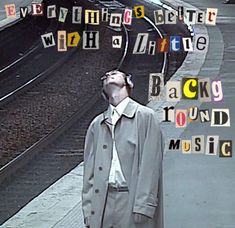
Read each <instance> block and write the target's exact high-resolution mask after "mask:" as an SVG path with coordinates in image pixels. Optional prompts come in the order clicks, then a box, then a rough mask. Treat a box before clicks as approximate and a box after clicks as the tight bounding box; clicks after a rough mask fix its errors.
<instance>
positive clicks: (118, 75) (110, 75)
mask: <svg viewBox="0 0 235 228" xmlns="http://www.w3.org/2000/svg"><path fill="white" fill-rule="evenodd" d="M101 79H102V80H103V86H104V88H106V87H107V86H108V85H116V86H118V87H123V86H124V85H126V82H125V75H124V74H123V73H122V72H120V71H118V70H113V71H110V72H107V73H106V74H105V75H104V76H103V77H102V78H101Z"/></svg>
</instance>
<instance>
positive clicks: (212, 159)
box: [1, 0, 235, 228]
mask: <svg viewBox="0 0 235 228" xmlns="http://www.w3.org/2000/svg"><path fill="white" fill-rule="evenodd" d="M151 2H153V3H154V0H151ZM162 2H164V3H165V4H167V6H168V7H177V6H185V7H187V8H194V7H196V8H200V9H203V10H205V9H206V8H218V20H217V25H216V26H205V25H200V26H194V33H195V34H207V35H208V36H209V39H210V43H209V48H208V52H207V53H202V54H198V53H195V52H192V53H189V54H188V55H187V57H186V59H185V61H184V63H183V65H182V66H181V67H180V68H179V69H178V71H177V72H176V73H175V74H174V75H173V77H172V78H171V79H170V80H172V81H175V80H181V78H182V77H184V76H195V77H199V76H202V77H209V78H210V79H211V80H218V79H221V80H222V83H223V93H224V100H223V102H222V103H220V104H216V103H200V102H199V101H194V102H189V101H184V102H183V101H182V102H179V103H170V102H166V101H162V102H156V101H151V102H150V103H149V104H148V106H149V107H151V108H153V109H154V110H156V112H157V113H158V114H159V118H160V119H161V118H162V107H164V106H174V107H175V109H177V108H185V107H188V106H191V105H196V106H198V107H200V108H201V109H212V108H229V109H230V114H231V119H230V122H231V127H229V128H212V127H208V125H206V124H205V125H203V124H199V125H200V128H199V127H195V126H198V125H193V124H190V125H188V126H187V127H186V128H178V129H176V128H175V126H174V124H173V123H167V124H166V123H162V129H163V133H164V136H165V138H166V139H170V138H182V139H184V138H188V137H191V136H192V135H219V136H220V137H221V138H222V139H230V140H235V137H234V132H235V127H234V124H233V123H235V115H234V114H233V113H234V112H235V110H234V109H235V106H234V98H235V77H234V63H235V39H231V37H234V36H235V16H234V9H235V5H223V4H222V1H220V0H216V1H215V0H206V1H203V0H198V1H192V0H184V1H180V0H165V1H162ZM1 9H2V8H1ZM218 131H219V133H218ZM166 145H167V142H166ZM167 149H168V148H167V147H166V150H165V154H164V162H163V167H164V170H163V173H164V216H165V217H164V221H165V228H197V227H201V228H234V227H235V206H234V205H235V193H234V191H233V189H234V188H235V179H234V175H235V164H234V162H235V161H234V156H233V157H232V158H220V157H219V156H218V155H217V156H206V155H205V154H201V155H198V154H197V155H193V154H187V155H185V154H182V153H180V152H175V151H168V150H167ZM233 151H234V145H233ZM82 179H83V164H82V163H81V164H79V165H78V166H77V167H76V168H75V169H74V170H72V171H71V172H70V173H68V174H67V175H65V176H64V177H62V178H61V179H60V180H58V181H57V182H56V183H54V184H53V185H51V186H50V187H49V188H48V189H46V190H45V191H44V192H43V193H41V194H40V195H39V196H38V197H36V198H34V199H33V200H32V201H31V202H30V203H28V204H27V205H26V206H25V207H24V208H22V209H21V210H20V211H19V212H18V213H17V214H15V215H14V216H13V217H11V218H10V219H9V220H8V221H6V222H5V223H4V224H3V225H2V226H1V227H3V228H18V227H19V228H20V227H22V228H31V227H35V228H59V227H61V228H62V227H63V228H64V227H71V228H73V227H74V228H75V227H76V228H77V227H78V228H83V227H84V225H83V217H82V211H81V189H82Z"/></svg>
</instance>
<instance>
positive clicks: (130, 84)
mask: <svg viewBox="0 0 235 228" xmlns="http://www.w3.org/2000/svg"><path fill="white" fill-rule="evenodd" d="M116 71H118V72H121V73H122V74H123V76H124V79H125V83H126V85H127V86H128V87H129V89H131V90H132V89H133V88H134V83H133V81H132V75H131V74H127V73H125V72H123V71H120V70H116ZM101 80H103V77H102V78H101ZM101 95H102V97H103V98H104V99H105V100H107V101H108V100H109V97H108V94H106V93H105V91H104V89H102V93H101Z"/></svg>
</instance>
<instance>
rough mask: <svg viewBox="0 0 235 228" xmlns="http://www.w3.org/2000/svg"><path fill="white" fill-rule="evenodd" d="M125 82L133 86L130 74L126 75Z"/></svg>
mask: <svg viewBox="0 0 235 228" xmlns="http://www.w3.org/2000/svg"><path fill="white" fill-rule="evenodd" d="M126 82H127V84H128V85H129V87H130V88H133V87H134V84H133V82H132V81H131V75H127V76H126Z"/></svg>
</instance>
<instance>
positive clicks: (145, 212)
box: [82, 70, 164, 228]
mask: <svg viewBox="0 0 235 228" xmlns="http://www.w3.org/2000/svg"><path fill="white" fill-rule="evenodd" d="M102 80H103V94H104V96H105V98H106V99H107V100H108V101H109V108H108V110H106V111H105V112H104V113H102V114H100V115H98V116H97V117H96V118H95V119H94V120H93V121H92V123H91V124H90V126H89V128H88V131H87V135H86V140H85V149H84V181H83V190H82V209H83V214H84V221H85V225H86V227H90V228H163V227H164V226H163V196H162V156H163V139H162V135H161V131H160V127H159V123H158V120H157V118H156V115H155V112H154V111H153V110H152V109H150V108H147V107H145V106H142V105H140V104H139V103H137V102H135V101H134V100H132V99H131V98H130V97H129V96H130V93H131V90H132V88H133V82H132V81H131V76H130V75H127V74H125V73H124V72H121V71H118V70H114V71H111V72H108V73H106V74H105V76H104V77H102Z"/></svg>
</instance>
